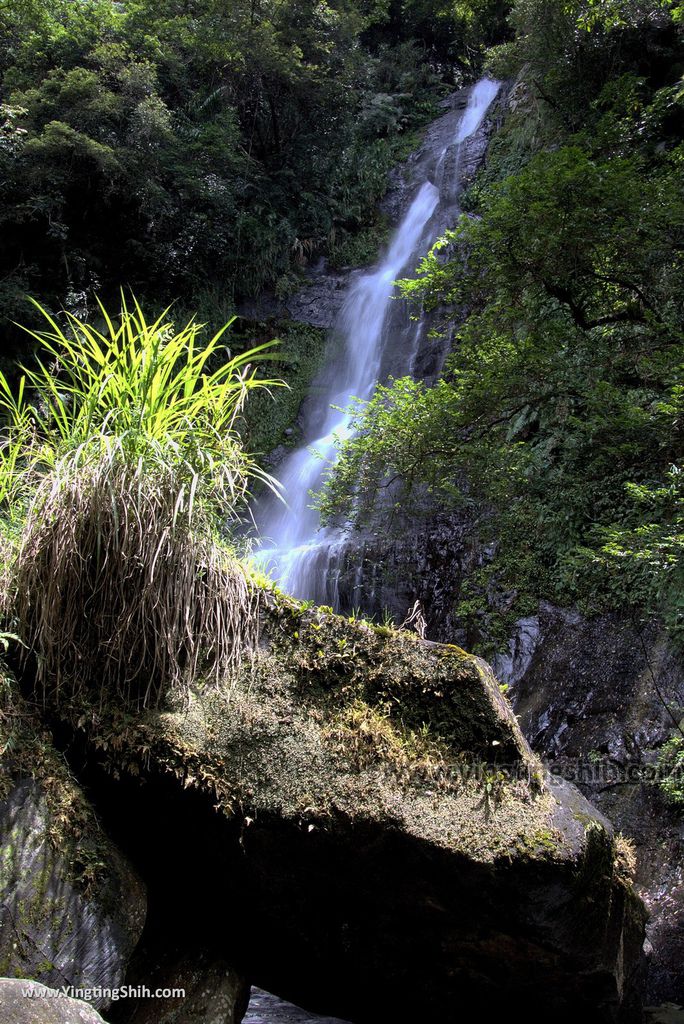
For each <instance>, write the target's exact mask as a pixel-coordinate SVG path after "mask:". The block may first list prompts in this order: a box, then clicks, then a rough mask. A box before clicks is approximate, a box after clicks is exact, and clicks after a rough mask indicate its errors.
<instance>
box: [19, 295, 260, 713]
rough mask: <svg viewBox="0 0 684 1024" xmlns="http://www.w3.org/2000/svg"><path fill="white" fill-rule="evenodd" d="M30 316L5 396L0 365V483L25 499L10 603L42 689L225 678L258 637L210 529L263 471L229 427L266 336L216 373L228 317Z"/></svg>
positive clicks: (146, 690) (233, 510) (234, 511)
mask: <svg viewBox="0 0 684 1024" xmlns="http://www.w3.org/2000/svg"><path fill="white" fill-rule="evenodd" d="M42 312H43V315H44V316H45V318H46V320H47V321H48V329H47V330H44V331H35V332H30V333H31V334H32V335H33V337H34V339H35V341H36V342H37V343H38V360H37V363H36V366H35V368H32V369H28V368H23V377H22V378H21V381H20V383H19V387H18V391H17V393H16V395H15V394H14V393H13V392H12V390H11V388H10V386H9V384H8V382H7V380H6V379H5V378H4V377H0V406H2V407H3V409H4V411H5V413H6V415H7V418H8V427H7V434H6V438H5V443H4V446H3V447H2V449H1V456H0V496H2V497H3V498H4V499H5V501H6V502H7V504H8V506H9V507H10V508H11V507H12V505H13V506H14V507H15V508H16V506H17V504H18V503H19V504H21V505H23V507H24V510H25V521H24V525H23V530H22V534H21V538H20V542H19V548H18V553H17V556H16V561H15V564H14V567H13V582H14V586H13V593H12V595H11V598H10V600H11V607H12V611H13V612H14V613H15V615H16V617H17V620H18V627H17V628H18V632H19V633H20V635H21V637H22V639H23V640H24V641H25V643H26V644H27V645H28V647H29V648H30V649H31V650H32V651H33V653H34V654H35V656H36V658H37V674H38V682H39V684H40V685H42V687H43V694H44V698H45V699H47V698H48V697H52V698H55V699H63V698H64V696H70V695H78V696H83V694H84V692H86V691H92V692H94V693H97V694H98V695H99V700H100V701H103V700H104V699H105V698H106V697H108V696H112V695H116V696H117V697H119V698H120V699H122V700H124V701H125V702H126V703H127V704H129V703H132V704H134V705H137V706H141V705H149V704H157V703H159V701H160V699H161V697H162V695H163V694H164V692H166V690H167V689H168V688H169V687H171V686H173V687H175V688H176V689H180V690H181V691H183V692H185V691H187V687H188V686H189V685H190V683H192V682H194V681H197V680H199V679H201V678H204V677H207V676H213V677H214V678H215V679H216V680H220V679H221V678H223V677H224V676H225V675H226V674H227V673H228V672H229V671H230V670H231V668H232V667H234V666H235V665H236V664H237V662H238V660H239V659H240V657H241V653H242V651H243V650H244V649H245V648H247V647H249V646H250V644H252V643H253V642H254V638H255V635H256V598H255V596H254V594H253V592H252V589H251V588H250V586H249V584H248V583H247V581H246V579H245V577H244V575H243V573H242V570H241V568H240V566H239V564H238V563H237V561H236V559H235V558H234V557H233V556H232V555H231V553H230V551H229V549H228V548H227V547H226V546H225V544H224V543H222V542H221V541H220V539H219V533H220V529H221V525H222V523H225V522H226V521H230V520H231V519H232V520H236V519H239V517H240V509H241V506H242V505H243V503H244V502H245V500H246V497H247V494H248V489H249V484H250V481H251V480H252V479H254V478H259V479H261V480H263V481H265V482H266V483H267V484H270V485H273V482H272V480H271V478H269V477H268V476H267V475H266V474H264V473H262V472H261V471H260V470H259V469H258V467H257V466H256V465H255V463H254V461H253V460H252V459H251V458H250V457H249V456H248V455H247V454H246V452H245V451H244V450H243V448H242V445H241V443H240V438H239V435H238V433H237V418H238V416H239V414H240V411H241V409H242V406H243V404H244V402H245V399H246V398H247V395H248V394H249V392H250V391H252V390H253V389H254V388H257V387H266V386H269V385H273V384H276V383H278V382H276V381H265V380H258V379H257V378H256V376H255V370H254V369H252V366H251V361H252V360H253V359H254V357H255V355H257V354H259V358H260V359H262V358H263V349H264V348H267V347H268V346H267V345H262V346H260V347H258V348H256V349H252V350H251V351H249V352H246V353H244V354H242V355H239V356H235V357H232V358H230V356H229V353H228V358H227V359H225V358H224V361H223V362H221V363H220V365H218V368H217V369H212V368H211V366H212V365H213V364H214V363H218V362H219V360H220V357H221V355H222V354H223V356H224V357H225V355H226V350H225V347H224V346H223V345H222V343H221V339H222V336H223V334H224V332H225V330H226V327H227V326H228V325H226V327H224V328H223V329H222V330H221V331H219V332H218V333H217V334H215V335H214V336H213V337H212V338H211V339H210V340H209V341H202V331H203V327H202V325H200V324H197V323H195V322H193V321H190V323H188V324H187V325H186V326H185V327H183V328H182V329H181V330H178V331H176V330H174V327H173V325H172V324H171V323H170V322H169V321H168V320H167V314H168V311H165V312H164V313H163V314H162V315H161V316H160V317H159V318H158V319H156V320H155V321H154V322H153V323H148V322H147V321H146V319H145V317H144V315H143V312H142V310H141V308H140V306H139V305H138V304H137V303H134V305H133V308H132V309H129V308H128V307H127V305H126V302H125V300H123V301H122V308H121V313H120V316H119V317H118V318H117V319H116V321H113V320H112V319H111V318H110V317H109V315H108V313H107V312H106V310H105V309H104V308H102V315H103V318H104V322H105V331H104V333H103V332H101V331H99V330H97V329H95V328H94V327H93V326H90V325H87V324H83V323H81V322H80V321H78V320H77V319H76V318H75V317H73V316H71V315H69V314H67V317H66V323H67V328H68V330H67V331H66V332H65V331H63V330H62V328H61V327H60V326H59V325H58V324H57V322H56V321H55V320H54V319H52V318H51V317H50V316H49V315H48V314H47V313H45V312H44V311H42Z"/></svg>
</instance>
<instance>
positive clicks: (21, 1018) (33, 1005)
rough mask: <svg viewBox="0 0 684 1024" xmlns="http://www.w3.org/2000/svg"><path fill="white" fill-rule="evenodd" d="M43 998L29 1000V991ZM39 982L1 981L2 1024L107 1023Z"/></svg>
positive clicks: (79, 1004)
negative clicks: (47, 990) (27, 992)
mask: <svg viewBox="0 0 684 1024" xmlns="http://www.w3.org/2000/svg"><path fill="white" fill-rule="evenodd" d="M29 988H30V989H31V990H33V992H34V993H37V994H38V995H40V996H41V997H42V998H33V999H31V998H29V997H28V996H27V995H25V993H26V990H27V989H29ZM49 993H50V997H48V996H47V995H46V994H45V986H43V985H40V984H38V983H36V982H35V981H24V980H21V981H15V980H11V979H8V978H0V1024H105V1022H104V1020H103V1019H102V1017H101V1016H100V1014H99V1013H97V1011H96V1010H94V1009H93V1008H92V1006H89V1005H88V1003H84V1002H82V1001H81V1000H80V999H69V998H68V997H64V996H59V995H58V992H57V991H56V990H55V989H50V990H49Z"/></svg>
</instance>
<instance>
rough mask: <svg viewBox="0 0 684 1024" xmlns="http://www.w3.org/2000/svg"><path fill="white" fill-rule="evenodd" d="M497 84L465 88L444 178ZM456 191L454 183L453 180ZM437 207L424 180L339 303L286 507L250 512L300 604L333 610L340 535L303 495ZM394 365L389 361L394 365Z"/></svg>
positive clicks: (372, 375)
mask: <svg viewBox="0 0 684 1024" xmlns="http://www.w3.org/2000/svg"><path fill="white" fill-rule="evenodd" d="M498 88H499V85H498V83H496V82H493V81H491V80H489V79H482V80H481V81H480V82H478V83H477V85H476V86H474V88H473V89H472V91H471V93H470V97H469V99H468V104H467V106H466V109H465V111H464V113H463V116H462V117H461V119H460V122H459V125H458V130H457V133H456V138H455V139H454V140H453V142H452V144H451V145H454V143H455V146H456V152H455V157H454V165H455V168H456V171H455V172H454V174H452V177H455V178H456V179H457V178H458V168H459V163H460V153H461V143H463V142H464V141H465V140H466V139H468V138H469V137H470V136H471V135H472V134H473V133H474V132H475V131H477V129H478V128H479V127H480V125H481V124H482V121H483V120H484V117H485V114H486V112H487V109H488V107H489V105H490V104H491V102H492V100H493V99H494V97H495V96H496V94H497V91H498ZM449 148H450V147H449V146H446V147H445V148H444V150H443V151H442V154H441V156H440V158H439V161H438V164H437V170H436V174H435V175H434V177H435V179H436V181H437V182H438V184H441V181H440V178H441V177H442V176H443V173H444V171H443V165H444V161H445V156H446V153H447V150H448V149H449ZM455 187H456V188H457V187H458V181H456V186H455ZM439 202H440V189H439V188H438V187H437V186H436V185H435V184H433V183H432V182H430V181H425V182H424V183H423V184H422V185H421V187H420V188H419V190H418V193H417V195H416V196H415V198H414V200H413V202H412V203H411V205H410V207H409V209H408V211H407V213H406V215H405V216H404V218H403V220H402V222H401V223H400V225H399V227H398V228H397V231H396V234H395V235H394V238H393V240H392V243H391V245H390V247H389V250H388V252H387V255H386V256H385V257H384V259H383V260H382V262H381V263H380V264H379V265H378V266H377V268H376V269H374V270H372V271H371V272H370V273H367V274H363V275H362V276H360V277H358V278H357V279H356V281H355V282H354V284H353V285H352V287H351V290H350V292H349V296H348V297H347V300H346V302H345V304H344V306H343V309H342V312H341V315H340V323H339V325H338V327H337V330H336V335H337V336H338V337H342V338H343V339H344V352H343V357H342V359H341V360H339V361H338V353H337V352H335V353H334V357H335V360H336V361H335V371H336V372H335V374H334V379H333V382H332V383H331V384H329V386H328V388H327V390H326V392H325V394H323V395H322V396H321V399H320V402H321V406H322V407H323V409H324V410H325V412H324V414H323V417H322V424H321V417H319V418H318V426H317V429H315V432H314V436H306V432H305V441H304V444H303V445H302V446H301V447H300V448H297V449H296V450H295V451H293V452H292V454H291V455H289V456H288V457H287V458H286V459H285V461H284V462H283V463H282V465H281V466H280V468H279V471H278V473H277V476H278V480H279V481H280V484H281V486H282V489H283V492H284V495H285V499H286V502H287V504H283V502H282V501H280V500H278V499H276V498H274V497H269V498H268V499H267V500H266V501H265V502H264V504H263V506H262V507H260V508H257V510H256V522H257V527H258V529H259V533H260V536H261V538H262V547H261V550H260V552H259V562H260V564H261V565H262V566H263V567H264V568H265V569H267V570H268V571H270V572H271V574H272V576H273V578H274V579H275V580H277V582H278V583H279V585H280V586H281V587H282V588H283V590H286V591H287V592H288V593H290V594H292V595H293V596H295V597H299V598H302V599H313V600H315V601H317V602H319V603H327V604H331V605H332V606H333V607H337V604H338V595H337V588H336V581H335V579H333V578H331V574H330V573H329V567H330V565H331V561H332V560H333V559H334V560H335V561H339V558H338V557H337V556H339V553H340V548H342V547H343V546H344V533H343V532H342V531H340V530H338V529H336V528H333V527H327V528H323V529H321V528H320V523H319V517H318V513H317V512H316V511H315V510H314V509H312V508H311V507H310V505H311V497H310V491H311V490H316V489H317V488H318V487H319V486H320V485H321V482H322V479H323V475H324V473H325V470H326V468H327V466H328V465H329V464H330V462H331V461H333V460H334V459H335V456H336V453H337V447H336V440H345V439H346V438H348V437H349V436H350V435H351V423H350V420H351V417H350V414H349V413H348V412H344V411H341V410H345V409H346V408H347V407H348V406H349V404H350V402H351V399H352V398H359V399H367V398H369V397H370V396H371V394H372V392H373V389H374V388H375V385H376V383H377V381H378V377H379V374H380V368H381V363H382V357H383V352H384V350H385V348H386V346H387V344H388V343H390V342H391V340H392V339H391V338H389V337H388V333H389V332H388V329H387V328H388V320H389V319H390V318H389V316H388V313H389V310H390V306H391V304H392V296H393V294H394V292H395V286H394V282H395V281H396V280H397V278H399V277H401V276H402V272H403V273H409V272H411V271H412V270H413V269H414V267H415V266H416V264H417V262H418V260H419V259H420V258H421V257H422V256H423V255H424V254H425V253H426V252H427V251H428V249H429V248H430V246H431V245H432V243H433V242H434V241H435V238H436V232H437V230H438V228H437V227H435V228H434V230H432V231H431V230H430V227H431V220H432V219H433V214H434V213H435V211H436V209H437V207H438V204H439ZM411 336H412V338H413V342H414V344H412V345H410V346H409V351H407V352H406V353H405V356H404V360H403V364H404V365H403V367H402V372H404V373H406V372H410V371H411V370H412V369H413V364H414V362H415V356H416V352H415V345H416V344H418V343H419V342H420V332H419V331H416V330H413V331H412V332H411ZM395 361H396V360H395Z"/></svg>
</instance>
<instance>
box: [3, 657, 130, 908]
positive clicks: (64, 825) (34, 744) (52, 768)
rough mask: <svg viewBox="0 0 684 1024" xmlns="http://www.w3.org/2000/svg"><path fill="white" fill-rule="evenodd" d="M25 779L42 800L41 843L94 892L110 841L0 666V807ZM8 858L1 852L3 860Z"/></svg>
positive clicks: (43, 728)
mask: <svg viewBox="0 0 684 1024" xmlns="http://www.w3.org/2000/svg"><path fill="white" fill-rule="evenodd" d="M26 779H33V780H35V782H36V783H37V784H38V786H39V788H40V791H41V794H42V795H43V797H44V799H45V804H46V809H47V828H46V836H45V838H46V840H47V842H48V844H49V846H50V848H51V850H52V851H53V853H54V854H55V855H57V854H59V856H60V857H61V858H62V860H63V861H64V862H65V863H66V864H67V866H68V872H69V877H70V880H71V881H72V882H73V883H74V885H75V886H76V887H77V888H78V889H80V890H81V891H83V892H86V893H90V892H94V891H97V890H98V887H99V884H100V882H101V881H102V880H103V879H104V876H105V873H106V868H107V865H108V863H109V857H110V847H109V843H108V840H107V838H106V836H105V835H104V833H103V832H102V830H101V828H100V825H99V823H98V821H97V818H96V816H95V813H94V811H93V809H92V807H91V805H90V804H89V802H88V800H87V799H86V798H85V796H84V794H83V791H82V790H81V788H80V787H79V786H78V784H77V783H76V781H75V779H74V777H73V776H72V774H71V772H70V771H69V768H68V767H67V764H66V762H65V761H64V759H63V758H62V757H61V755H60V754H58V752H57V750H56V749H55V747H54V744H53V739H52V735H51V733H50V731H49V729H48V727H47V726H46V724H45V722H44V721H43V719H42V717H41V715H40V714H39V713H38V711H37V710H36V708H35V706H33V705H31V704H29V703H28V702H27V701H26V700H25V699H24V698H23V697H22V695H21V693H20V690H19V686H18V685H17V682H16V680H15V678H14V676H13V675H12V673H11V671H10V670H9V669H8V668H7V666H6V665H5V664H4V663H3V662H0V801H3V800H5V799H6V798H7V797H8V795H9V793H10V792H11V790H12V788H13V786H14V785H15V784H16V783H17V782H19V781H22V780H26ZM12 854H13V851H12V850H11V848H9V847H5V849H4V850H3V854H2V855H3V857H5V856H7V857H10V858H11V857H12Z"/></svg>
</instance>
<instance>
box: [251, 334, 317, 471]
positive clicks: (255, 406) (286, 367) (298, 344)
mask: <svg viewBox="0 0 684 1024" xmlns="http://www.w3.org/2000/svg"><path fill="white" fill-rule="evenodd" d="M238 330H239V332H240V333H238V334H237V335H236V343H237V344H239V345H242V344H246V345H249V346H251V345H253V344H254V341H255V339H258V340H261V339H263V340H264V341H266V340H269V341H270V340H272V339H277V341H278V344H277V346H276V347H275V348H274V350H273V354H272V358H270V359H269V364H268V372H269V375H273V376H275V377H278V378H280V379H281V380H283V381H284V382H285V384H286V385H287V387H285V388H279V389H278V390H277V391H270V392H264V393H262V394H254V395H253V396H251V398H250V401H249V403H248V405H247V406H246V408H245V412H244V430H243V434H244V438H245V443H246V444H248V445H249V448H250V450H252V451H255V452H260V453H262V454H267V453H269V452H272V451H273V450H274V449H275V448H277V447H278V445H281V444H282V445H285V446H286V447H292V446H294V445H295V444H296V443H297V442H298V441H299V431H298V429H297V425H296V421H297V414H298V412H299V408H300V406H301V404H302V402H303V400H304V399H305V398H306V397H307V395H309V394H311V393H312V390H313V386H314V385H313V382H314V380H315V378H316V375H317V374H318V372H319V370H320V369H321V367H322V366H323V362H324V356H325V344H326V333H327V332H326V331H325V330H323V329H321V328H318V327H311V326H310V325H309V324H301V323H295V322H294V321H292V320H279V321H273V322H263V323H258V322H257V323H255V322H253V321H248V322H244V321H242V322H241V326H240V328H239V329H238ZM286 431H290V433H286Z"/></svg>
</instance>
